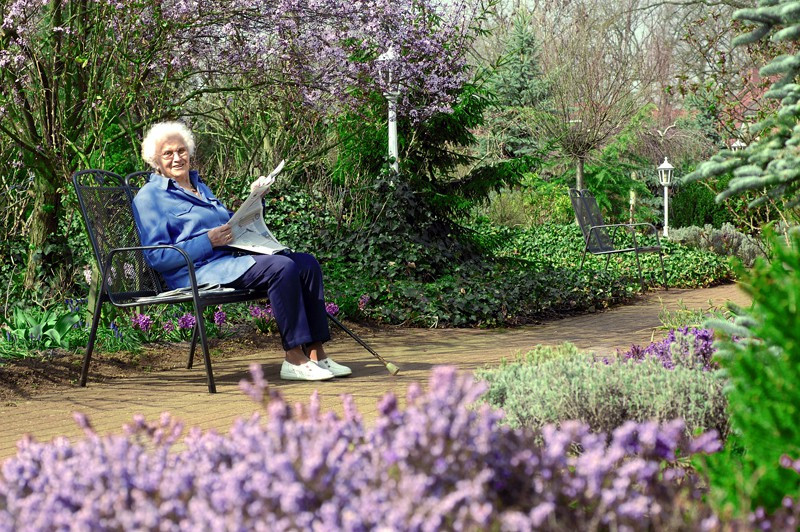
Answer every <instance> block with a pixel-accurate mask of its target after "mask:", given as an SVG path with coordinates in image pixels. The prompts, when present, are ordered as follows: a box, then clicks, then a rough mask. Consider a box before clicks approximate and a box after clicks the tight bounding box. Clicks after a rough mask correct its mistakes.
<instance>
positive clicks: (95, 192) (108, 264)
mask: <svg viewBox="0 0 800 532" xmlns="http://www.w3.org/2000/svg"><path fill="white" fill-rule="evenodd" d="M144 174H147V172H136V173H134V174H130V175H129V176H127V177H126V178H123V177H122V176H120V175H118V174H115V173H113V172H108V171H104V170H83V171H80V172H76V173H75V174H74V175H73V176H72V182H73V185H74V187H75V192H76V194H77V196H78V202H79V204H80V209H81V214H82V215H83V220H84V223H85V224H86V230H87V234H88V236H89V240H90V242H91V244H92V250H93V251H94V256H95V259H96V260H97V264H98V267H99V271H100V275H101V283H100V288H99V291H98V294H97V298H96V302H95V307H94V313H93V315H92V326H91V330H90V333H89V341H88V343H87V345H86V354H85V356H84V358H83V365H82V367H81V378H80V385H81V386H86V381H87V378H88V375H89V364H90V362H91V358H92V351H93V349H94V344H95V340H96V339H97V327H98V325H99V322H100V310H101V308H102V306H103V303H106V302H109V303H111V304H112V305H114V306H116V307H120V308H130V307H141V306H147V305H171V304H175V303H189V302H191V303H192V305H193V306H194V312H195V316H197V321H196V323H195V327H194V330H193V332H192V343H191V347H190V348H189V360H188V363H187V366H186V367H187V369H191V368H192V365H193V361H194V353H195V349H196V347H197V341H198V338H199V340H200V345H201V347H202V351H203V361H204V363H205V370H206V381H207V384H208V391H209V392H210V393H215V392H216V385H215V384H214V374H213V371H212V367H211V356H210V354H209V349H208V341H207V338H206V330H205V324H204V323H203V319H202V316H203V310H205V309H206V308H207V307H212V306H216V305H222V304H226V303H236V302H241V301H252V300H258V299H267V293H266V292H259V291H255V290H229V289H228V290H202V289H198V285H197V279H196V278H195V273H194V264H193V263H192V261H191V259H190V257H189V255H188V254H186V252H185V251H183V250H182V249H180V248H179V247H177V246H169V245H161V246H142V244H141V240H140V238H139V232H138V230H137V228H136V222H135V219H134V217H133V207H132V202H133V197H134V196H135V194H136V192H137V191H138V188H139V187H138V186H137V185H138V183H136V184H129V183H132V182H133V181H135V180H136V179H137V178H141V176H142V175H144ZM158 248H170V249H175V250H176V251H178V252H179V253H180V254H181V255H182V256H183V258H184V259H185V260H186V264H187V265H188V268H189V279H190V282H191V286H190V290H189V291H187V292H186V293H182V294H178V295H172V296H165V295H163V293H164V292H166V291H167V287H166V284H165V283H164V280H163V278H162V277H161V275H160V274H159V273H158V272H156V271H155V270H153V269H152V268H151V267H150V266H149V265H148V264H147V261H146V260H145V258H144V253H143V252H144V251H145V250H148V249H158ZM153 298H155V300H154V299H153ZM328 317H329V318H330V319H331V320H332V321H333V322H334V323H335V324H336V325H338V326H339V327H340V328H342V330H344V331H345V332H346V333H347V334H349V335H350V336H351V337H352V338H353V339H355V340H356V341H357V342H358V343H359V344H360V345H361V346H362V347H364V348H365V349H367V350H368V351H369V352H370V353H372V354H373V355H374V356H376V357H377V358H378V359H379V360H381V362H383V363H384V364H387V363H386V362H385V361H384V360H383V359H382V358H381V357H380V356H379V355H378V354H377V353H375V352H374V351H373V350H372V349H371V348H370V347H369V346H368V345H367V344H366V343H364V342H363V340H361V338H359V337H358V336H357V335H356V334H355V333H353V332H352V331H350V330H349V329H348V328H347V327H345V326H344V325H343V324H342V323H341V322H340V321H339V320H337V319H336V318H334V317H333V316H331V315H330V314H329V315H328ZM387 368H389V366H388V365H387ZM395 369H396V368H395ZM390 371H391V369H390ZM395 373H396V371H395Z"/></svg>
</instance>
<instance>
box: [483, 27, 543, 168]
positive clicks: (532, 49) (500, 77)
mask: <svg viewBox="0 0 800 532" xmlns="http://www.w3.org/2000/svg"><path fill="white" fill-rule="evenodd" d="M539 50H540V46H539V41H538V38H537V36H536V33H535V32H534V30H533V26H532V20H531V17H530V15H529V14H527V13H525V12H522V13H519V14H518V15H517V16H516V17H515V19H514V27H513V30H512V33H511V37H510V39H509V41H508V44H507V45H506V48H505V50H504V53H503V60H502V61H501V63H500V65H499V67H498V68H497V71H496V73H495V75H494V77H493V78H492V80H491V83H490V88H491V90H492V92H494V94H495V96H496V100H497V102H496V103H497V106H498V108H499V109H500V111H499V112H498V113H496V114H494V116H493V117H492V118H493V119H492V120H491V122H493V124H492V129H493V130H494V131H499V132H500V134H499V138H498V139H497V140H498V141H499V143H500V144H501V146H502V151H503V155H504V156H507V157H510V158H515V157H521V156H525V155H533V154H535V153H537V152H538V151H539V143H538V142H537V141H536V137H535V135H533V132H532V130H533V127H532V126H530V125H529V124H528V123H529V122H530V120H529V115H530V114H531V112H532V111H533V110H534V109H535V108H537V107H539V106H541V105H542V102H543V101H544V100H545V99H546V98H547V82H546V81H545V79H544V73H543V72H542V68H541V63H540V61H539Z"/></svg>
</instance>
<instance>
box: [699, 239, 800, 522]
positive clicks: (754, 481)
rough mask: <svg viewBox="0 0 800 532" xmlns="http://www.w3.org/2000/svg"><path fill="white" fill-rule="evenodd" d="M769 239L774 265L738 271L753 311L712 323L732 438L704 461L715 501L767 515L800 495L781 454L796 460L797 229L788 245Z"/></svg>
mask: <svg viewBox="0 0 800 532" xmlns="http://www.w3.org/2000/svg"><path fill="white" fill-rule="evenodd" d="M770 244H771V246H772V249H773V253H774V255H775V256H774V257H773V260H772V262H769V263H768V262H767V261H765V260H763V259H759V260H758V261H756V265H755V266H754V268H753V270H752V271H750V272H746V271H743V272H742V276H743V284H742V286H743V288H744V289H745V291H746V292H747V293H748V294H750V296H752V298H753V306H752V308H751V309H750V310H748V311H746V312H742V313H740V315H739V316H738V317H737V319H736V320H735V322H734V324H730V323H727V322H724V321H718V322H712V323H711V325H712V326H713V327H715V328H717V329H719V330H720V331H721V332H723V333H724V334H725V336H726V338H728V339H725V340H723V341H720V342H719V345H718V357H719V363H720V366H721V367H722V369H723V370H724V371H725V372H727V376H728V379H729V381H730V384H729V385H728V387H727V396H728V402H729V404H730V407H729V410H730V416H731V430H732V437H731V439H730V441H729V442H728V444H727V446H726V448H725V450H724V451H723V452H722V453H720V454H719V455H718V456H715V457H713V458H710V459H709V461H708V468H709V476H710V479H711V486H712V488H713V491H712V493H714V494H715V496H716V498H717V499H718V500H719V501H720V503H721V504H723V505H730V506H733V507H735V508H737V509H739V510H741V511H747V510H748V509H749V508H747V507H744V506H746V505H747V504H748V503H749V504H750V507H751V508H757V507H759V506H763V507H765V509H766V510H767V511H768V512H771V511H772V510H775V509H776V508H778V507H779V506H780V505H781V503H782V501H783V498H784V496H787V495H788V496H791V497H797V496H798V495H800V475H798V474H797V473H796V472H795V471H792V470H791V469H787V468H785V467H781V457H783V456H784V455H786V456H788V457H790V458H791V459H792V460H797V459H800V424H798V420H800V410H799V408H800V386H798V383H800V327H798V316H800V234H798V233H794V234H793V235H792V237H791V246H790V247H787V246H786V245H782V242H781V240H780V239H779V238H777V237H771V242H770ZM734 336H738V337H741V338H743V339H742V340H740V341H738V342H733V341H731V339H730V338H732V337H734Z"/></svg>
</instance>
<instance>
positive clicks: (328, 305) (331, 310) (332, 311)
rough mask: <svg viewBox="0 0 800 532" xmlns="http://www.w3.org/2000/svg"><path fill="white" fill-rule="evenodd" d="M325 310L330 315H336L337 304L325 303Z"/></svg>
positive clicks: (337, 310) (337, 311)
mask: <svg viewBox="0 0 800 532" xmlns="http://www.w3.org/2000/svg"><path fill="white" fill-rule="evenodd" d="M325 312H327V313H328V314H330V315H331V316H336V315H337V314H338V313H339V305H337V304H336V303H326V304H325Z"/></svg>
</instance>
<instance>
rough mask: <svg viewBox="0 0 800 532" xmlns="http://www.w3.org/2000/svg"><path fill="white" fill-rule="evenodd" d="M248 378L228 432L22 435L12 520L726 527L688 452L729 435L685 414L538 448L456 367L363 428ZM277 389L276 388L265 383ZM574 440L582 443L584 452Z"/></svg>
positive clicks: (4, 498) (573, 434) (576, 433)
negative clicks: (701, 428)
mask: <svg viewBox="0 0 800 532" xmlns="http://www.w3.org/2000/svg"><path fill="white" fill-rule="evenodd" d="M253 378H254V381H253V383H252V384H251V383H243V387H244V388H245V389H246V390H247V392H248V393H249V394H250V395H251V396H252V397H253V398H254V399H255V400H256V401H258V402H261V403H263V404H265V406H266V409H267V411H268V413H269V416H268V418H267V419H262V417H261V416H259V415H258V414H254V415H253V416H252V417H250V418H249V419H246V420H239V421H237V422H236V423H235V424H234V426H233V427H232V428H231V430H230V431H229V432H225V433H217V432H214V431H209V432H205V433H203V432H201V431H199V430H192V431H190V432H189V434H188V436H187V437H186V438H185V439H184V440H183V441H182V442H181V445H180V447H178V448H175V444H176V443H178V441H179V438H180V435H181V433H182V431H183V425H182V424H181V423H180V422H178V421H176V420H174V419H173V418H172V417H171V416H170V415H169V414H166V413H165V414H163V415H162V417H161V419H160V421H159V422H155V423H147V422H146V421H145V420H144V418H143V417H141V416H137V417H136V418H134V422H133V424H132V425H130V426H128V427H127V428H126V434H125V435H110V436H101V435H99V434H97V433H96V432H95V431H94V430H93V429H92V428H91V426H90V424H89V422H88V420H87V419H86V418H85V417H83V416H77V419H78V421H79V423H80V424H81V425H82V426H83V428H84V431H85V433H86V438H85V439H84V440H81V441H77V442H74V443H72V442H69V441H68V440H66V439H64V438H58V439H56V440H54V441H53V442H51V443H38V442H35V441H33V440H31V439H26V440H23V441H22V442H20V443H19V448H18V449H19V450H18V452H17V456H16V457H14V458H11V459H8V460H7V461H5V462H4V464H3V467H2V476H0V529H2V530H12V529H15V528H17V527H19V528H25V527H27V528H30V529H37V530H45V529H60V528H78V529H153V528H162V529H177V528H182V529H203V530H210V529H214V530H222V529H228V530H249V529H259V528H263V529H265V530H286V529H294V530H297V529H304V530H311V529H316V530H340V529H348V530H370V529H383V530H406V529H420V530H439V529H450V530H474V529H487V530H500V529H502V530H530V529H543V530H564V529H573V530H591V529H596V528H598V527H599V528H608V529H686V528H687V524H688V523H695V524H696V523H700V522H701V521H702V522H703V524H704V525H705V526H707V527H709V528H710V527H713V526H714V525H715V524H717V522H716V520H715V518H714V517H713V515H711V511H710V508H709V507H708V506H707V505H706V504H705V503H704V502H703V501H702V498H701V490H700V489H699V488H700V486H701V483H702V479H699V478H698V477H696V476H695V475H694V474H692V472H691V470H686V469H682V468H681V466H680V463H681V462H680V461H681V460H683V459H685V458H686V457H688V456H691V455H693V454H696V453H701V452H712V451H714V450H716V449H717V448H718V446H719V443H718V442H717V440H716V438H715V437H714V436H713V435H712V434H706V435H703V436H700V437H698V438H696V439H689V438H688V437H687V436H686V431H685V430H684V427H683V425H682V423H680V422H672V423H669V424H664V425H661V426H659V425H657V424H656V423H653V422H647V423H642V424H636V423H632V422H629V423H626V424H625V425H623V426H622V427H620V428H619V429H617V430H615V431H614V433H613V434H611V435H609V437H608V439H607V438H606V436H605V435H597V434H593V433H591V432H590V431H589V428H588V427H587V426H585V425H582V424H579V423H568V424H565V425H564V426H563V427H562V428H561V429H557V428H555V427H552V426H548V427H545V428H544V430H543V431H542V433H541V440H542V444H541V445H539V444H537V443H536V440H535V436H534V435H533V434H532V433H530V432H527V431H522V430H515V429H511V428H509V427H507V426H503V425H501V424H500V421H501V419H502V414H501V413H500V412H499V411H495V410H492V409H491V408H489V407H488V406H487V405H478V406H476V405H475V401H476V400H477V399H478V398H479V397H480V395H481V393H482V392H483V391H484V389H485V387H484V386H483V385H480V384H476V383H475V382H474V381H473V380H472V377H470V376H469V375H466V374H457V373H456V372H455V370H454V369H453V368H437V369H436V370H434V372H433V374H432V376H431V379H430V383H429V385H428V386H427V389H428V390H429V391H428V392H427V393H426V394H423V392H422V389H421V388H420V386H419V385H417V384H412V385H410V386H409V389H408V393H407V400H406V403H407V406H406V407H405V409H401V408H399V406H398V400H397V398H396V397H394V396H393V395H391V394H387V395H386V396H384V398H383V399H382V400H381V401H380V404H379V412H378V418H377V419H376V420H375V421H374V422H373V423H370V424H369V426H367V425H366V424H365V423H364V422H363V421H362V419H361V416H360V415H359V414H358V412H357V411H356V410H355V409H354V407H353V405H352V400H351V399H349V398H345V399H344V410H343V411H344V416H343V418H338V417H337V416H336V415H335V414H332V413H329V414H323V413H322V412H321V405H320V401H319V397H318V396H317V394H316V393H315V394H314V395H312V397H311V401H310V404H309V405H308V406H304V407H300V408H297V409H296V408H293V407H292V406H291V405H289V404H287V403H286V402H284V400H283V399H282V398H281V397H280V396H279V395H278V394H277V393H275V392H272V391H271V390H265V386H266V383H265V382H264V380H263V375H262V374H261V372H260V367H259V366H258V365H256V366H255V367H254V368H253ZM267 393H268V394H269V395H268V396H267V395H266V394H267ZM576 449H580V450H581V452H580V453H579V454H578V453H576V452H575V450H576Z"/></svg>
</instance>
